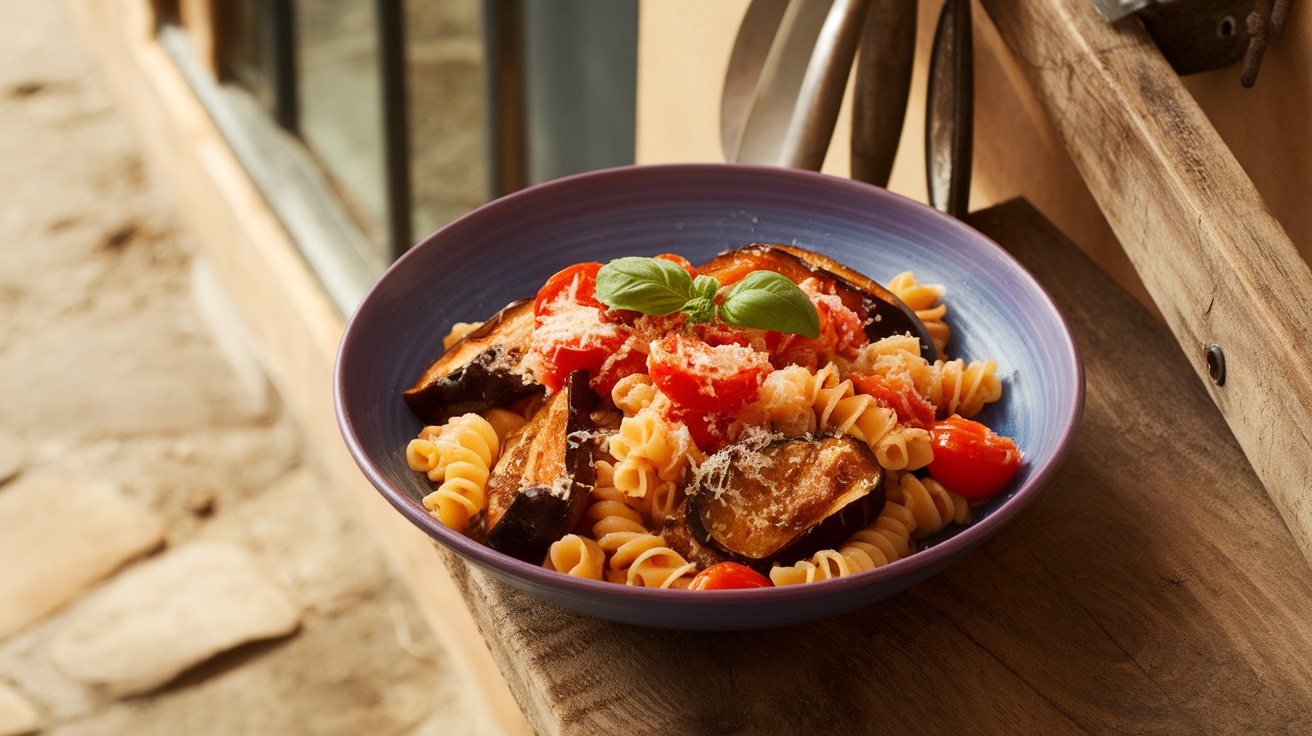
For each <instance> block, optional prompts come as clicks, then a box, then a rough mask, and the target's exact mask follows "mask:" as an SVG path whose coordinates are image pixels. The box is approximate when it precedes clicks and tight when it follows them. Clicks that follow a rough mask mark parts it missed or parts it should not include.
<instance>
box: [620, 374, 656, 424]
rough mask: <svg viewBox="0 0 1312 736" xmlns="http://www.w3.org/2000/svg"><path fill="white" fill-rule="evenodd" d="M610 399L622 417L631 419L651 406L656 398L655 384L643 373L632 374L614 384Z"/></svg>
mask: <svg viewBox="0 0 1312 736" xmlns="http://www.w3.org/2000/svg"><path fill="white" fill-rule="evenodd" d="M610 398H611V401H612V402H613V403H614V404H615V408H617V409H619V410H620V411H622V412H624V416H626V417H631V416H633V415H635V414H637V413H638V412H639V411H642V410H643V409H646V408H647V407H648V406H651V402H652V401H653V400H654V399H655V398H656V384H654V383H652V380H651V376H648V375H647V374H645V373H632V374H630V375H627V376H625V377H623V378H621V379H620V380H618V381H616V382H615V387H614V388H612V389H611V390H610Z"/></svg>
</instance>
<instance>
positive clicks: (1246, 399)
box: [984, 0, 1312, 560]
mask: <svg viewBox="0 0 1312 736" xmlns="http://www.w3.org/2000/svg"><path fill="white" fill-rule="evenodd" d="M984 7H985V9H986V10H987V11H988V12H989V14H990V16H991V17H992V18H993V21H994V23H995V24H996V25H997V28H998V31H999V32H1000V33H1001V35H1002V37H1003V39H1004V40H1005V41H1006V42H1007V44H1008V46H1009V47H1010V48H1011V50H1012V52H1013V53H1014V55H1015V57H1016V59H1017V61H1018V63H1019V64H1020V66H1021V67H1022V69H1023V70H1024V71H1025V73H1026V76H1027V77H1028V78H1029V80H1030V82H1031V84H1032V85H1033V86H1034V88H1035V90H1036V92H1037V94H1038V97H1039V99H1040V100H1041V101H1042V103H1043V104H1044V106H1045V108H1046V109H1047V111H1048V114H1049V116H1050V117H1051V118H1052V120H1053V122H1054V123H1055V126H1056V128H1057V130H1058V132H1059V133H1060V135H1061V136H1062V137H1063V139H1064V141H1065V143H1066V148H1067V149H1068V150H1069V151H1070V153H1071V156H1072V158H1073V159H1074V161H1075V164H1076V166H1077V167H1078V168H1079V170H1080V173H1081V174H1083V176H1084V179H1085V182H1086V183H1087V184H1088V185H1089V189H1090V190H1091V191H1092V192H1093V195H1094V198H1095V199H1097V201H1098V204H1099V206H1100V207H1101V208H1102V211H1103V213H1104V214H1106V216H1107V220H1108V222H1109V223H1110V224H1111V226H1112V229H1113V231H1115V233H1116V235H1117V237H1118V238H1119V239H1120V241H1121V243H1122V245H1123V246H1124V248H1125V251H1126V253H1127V254H1128V255H1129V256H1130V260H1131V261H1132V262H1133V263H1134V266H1135V269H1136V270H1137V271H1138V272H1139V275H1140V276H1141V277H1142V279H1143V283H1144V285H1145V287H1146V288H1147V289H1148V293H1149V294H1150V295H1151V296H1152V297H1153V300H1154V302H1155V303H1156V304H1157V307H1158V308H1159V309H1160V310H1161V313H1162V316H1163V318H1164V319H1165V320H1166V322H1167V324H1168V325H1170V327H1171V330H1172V332H1174V333H1175V336H1176V339H1177V341H1178V342H1179V344H1180V347H1181V348H1182V349H1183V350H1184V353H1185V355H1186V357H1187V358H1188V359H1189V363H1190V365H1192V366H1193V368H1194V372H1195V374H1196V375H1198V377H1199V378H1201V379H1202V380H1203V381H1204V383H1205V384H1206V386H1207V388H1208V391H1209V393H1210V394H1211V396H1212V399H1213V400H1214V401H1215V402H1216V404H1217V406H1218V407H1220V409H1221V413H1222V414H1223V415H1224V416H1225V418H1226V421H1227V422H1228V423H1229V425H1230V429H1231V430H1232V431H1233V432H1234V435H1235V437H1236V438H1237V439H1238V440H1239V444H1240V446H1241V447H1243V449H1244V453H1245V455H1246V456H1247V457H1248V460H1249V462H1250V463H1252V465H1253V468H1254V470H1256V471H1257V475H1258V477H1259V478H1261V479H1262V482H1263V484H1264V485H1265V486H1266V489H1267V491H1268V493H1269V494H1270V496H1271V499H1272V501H1273V502H1274V503H1275V505H1276V508H1278V509H1279V510H1280V513H1281V516H1283V517H1284V520H1285V523H1286V524H1288V526H1289V528H1290V530H1291V531H1292V532H1293V534H1294V538H1295V539H1296V540H1298V543H1299V546H1300V547H1301V548H1302V550H1303V554H1304V555H1305V557H1306V558H1307V559H1309V560H1312V491H1309V487H1308V483H1309V480H1310V479H1312V452H1310V451H1309V447H1312V349H1309V344H1308V341H1307V339H1306V335H1307V330H1308V325H1309V324H1312V270H1309V268H1308V264H1307V263H1306V262H1305V261H1304V260H1303V259H1302V258H1301V257H1300V256H1299V254H1298V252H1297V250H1296V249H1295V247H1294V245H1293V243H1292V242H1290V240H1289V237H1288V236H1287V235H1286V234H1285V231H1284V230H1283V229H1282V228H1281V226H1280V224H1279V223H1278V222H1276V220H1275V218H1273V217H1272V216H1271V214H1270V213H1269V212H1268V211H1267V209H1266V206H1265V205H1264V203H1263V202H1262V198H1261V196H1260V195H1259V194H1258V192H1257V190H1256V189H1255V188H1254V186H1253V184H1252V182H1251V181H1250V180H1249V178H1248V176H1247V174H1245V173H1244V170H1243V168H1242V167H1240V165H1239V163H1238V162H1237V161H1236V160H1235V158H1234V156H1233V155H1232V154H1231V152H1230V150H1229V149H1228V148H1227V147H1226V146H1225V143H1224V142H1223V141H1222V140H1221V137H1220V136H1219V135H1218V134H1217V133H1216V130H1215V129H1214V128H1213V127H1212V125H1211V123H1210V122H1209V121H1208V120H1207V117H1206V116H1205V115H1204V114H1203V112H1202V111H1201V110H1200V109H1199V107H1198V105H1197V103H1196V102H1195V101H1194V99H1193V98H1192V97H1191V96H1190V95H1189V93H1188V92H1187V91H1185V89H1184V86H1183V85H1182V84H1181V83H1180V81H1179V79H1178V78H1177V77H1176V76H1175V73H1174V72H1173V71H1172V70H1171V68H1170V66H1169V65H1168V64H1167V63H1166V61H1165V59H1163V58H1162V56H1161V54H1160V53H1159V52H1158V51H1157V49H1156V46H1154V45H1153V43H1152V40H1151V39H1150V38H1149V37H1148V35H1147V33H1146V32H1145V31H1144V30H1143V28H1142V26H1141V25H1139V24H1138V22H1137V21H1134V20H1130V21H1129V22H1126V23H1122V24H1119V25H1117V26H1115V27H1113V26H1110V25H1108V24H1106V23H1103V22H1102V21H1101V20H1100V19H1099V18H1098V17H1097V15H1096V14H1095V13H1094V11H1093V7H1092V4H1091V3H1089V2H1087V0H1033V1H1032V2H1024V3H1016V2H1008V1H1006V0H1002V1H999V0H984ZM1209 344H1218V345H1220V346H1221V347H1222V348H1223V350H1224V355H1225V366H1226V371H1225V383H1224V385H1223V386H1217V385H1215V384H1214V383H1213V382H1212V381H1211V380H1209V379H1208V366H1207V361H1206V350H1205V346H1207V345H1209Z"/></svg>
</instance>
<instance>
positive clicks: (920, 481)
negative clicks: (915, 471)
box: [885, 473, 970, 539]
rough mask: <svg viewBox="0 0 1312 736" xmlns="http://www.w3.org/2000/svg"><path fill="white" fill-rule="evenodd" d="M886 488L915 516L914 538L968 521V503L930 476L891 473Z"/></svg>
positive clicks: (893, 497)
mask: <svg viewBox="0 0 1312 736" xmlns="http://www.w3.org/2000/svg"><path fill="white" fill-rule="evenodd" d="M895 476H896V478H895ZM885 487H886V489H887V493H888V497H889V499H890V500H892V501H894V502H897V503H900V504H902V505H903V506H905V507H906V508H907V510H908V511H910V512H911V514H912V516H914V517H915V518H916V529H915V532H914V534H913V537H914V538H915V539H923V538H925V537H927V536H929V535H931V534H937V533H939V532H941V531H943V530H944V529H945V528H947V526H948V524H952V523H954V522H955V523H957V524H968V523H970V504H969V502H968V501H966V499H965V498H963V497H962V496H959V495H957V494H955V493H953V492H952V491H949V490H948V489H947V488H944V487H943V484H942V483H939V482H938V481H936V480H934V479H933V478H917V477H916V476H915V475H912V474H911V473H902V474H901V475H900V476H899V475H897V474H890V475H889V478H888V481H887V482H886V484H885Z"/></svg>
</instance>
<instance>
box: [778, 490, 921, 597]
mask: <svg viewBox="0 0 1312 736" xmlns="http://www.w3.org/2000/svg"><path fill="white" fill-rule="evenodd" d="M915 530H916V517H915V515H914V514H913V513H912V512H911V511H910V510H909V509H907V508H906V507H905V506H903V505H901V504H899V503H897V502H896V501H887V502H885V504H884V510H883V511H881V512H880V513H879V517H878V518H876V519H875V521H874V522H873V523H871V524H870V525H869V526H867V527H866V528H864V529H862V530H861V531H859V532H857V533H855V534H853V535H852V536H850V537H848V538H847V540H846V541H844V542H843V544H841V545H840V546H839V547H838V549H837V550H832V549H825V550H820V551H819V552H816V553H815V554H814V555H812V556H811V557H810V558H808V559H805V560H800V561H798V562H796V563H794V564H792V565H777V566H775V567H774V568H773V569H771V570H770V581H771V582H773V583H774V584H775V585H780V586H782V585H799V584H802V583H814V582H816V581H817V580H829V579H830V578H839V577H843V576H845V575H852V574H853V573H858V572H863V571H865V570H873V569H875V568H877V567H883V566H884V565H887V564H889V563H890V562H895V561H897V560H899V559H901V558H903V557H906V556H907V555H908V554H910V553H911V552H913V551H914V547H913V546H912V544H911V535H912V534H913V533H914V532H915Z"/></svg>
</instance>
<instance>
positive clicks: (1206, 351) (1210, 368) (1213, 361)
mask: <svg viewBox="0 0 1312 736" xmlns="http://www.w3.org/2000/svg"><path fill="white" fill-rule="evenodd" d="M1203 357H1204V359H1205V360H1206V361H1207V375H1209V376H1211V377H1212V383H1215V384H1216V385H1218V386H1224V385H1225V352H1224V351H1222V350H1221V346H1220V345H1217V344H1216V343H1211V344H1209V345H1207V346H1205V347H1204V348H1203Z"/></svg>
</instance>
